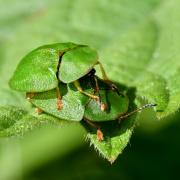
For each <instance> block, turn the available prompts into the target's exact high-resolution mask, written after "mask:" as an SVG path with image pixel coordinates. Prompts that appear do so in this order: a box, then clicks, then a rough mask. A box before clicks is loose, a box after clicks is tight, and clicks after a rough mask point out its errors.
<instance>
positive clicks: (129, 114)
mask: <svg viewBox="0 0 180 180" xmlns="http://www.w3.org/2000/svg"><path fill="white" fill-rule="evenodd" d="M155 106H157V104H151V103H150V104H145V105H143V106H142V107H140V108H137V109H135V110H134V111H131V112H129V113H127V114H124V115H122V116H120V117H119V118H118V120H119V121H120V120H121V119H125V118H127V117H129V116H131V115H133V114H135V113H137V112H140V111H142V110H143V109H146V108H151V107H155Z"/></svg>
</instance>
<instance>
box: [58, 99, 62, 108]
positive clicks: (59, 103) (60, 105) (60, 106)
mask: <svg viewBox="0 0 180 180" xmlns="http://www.w3.org/2000/svg"><path fill="white" fill-rule="evenodd" d="M62 108H63V103H62V100H61V99H57V110H58V111H60V110H61V109H62Z"/></svg>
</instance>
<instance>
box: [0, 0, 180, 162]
mask: <svg viewBox="0 0 180 180" xmlns="http://www.w3.org/2000/svg"><path fill="white" fill-rule="evenodd" d="M159 2H161V1H160V0H146V1H144V0H139V1H136V2H135V1H133V0H121V1H119V0H113V1H111V2H109V1H96V0H87V1H83V0H76V1H70V0H62V1H57V0H53V1H43V2H41V3H39V1H35V0H32V1H28V2H26V3H25V2H24V1H23V0H18V1H17V0H14V1H10V0H7V1H6V2H5V3H4V2H3V3H2V2H0V10H1V11H0V15H1V16H0V25H1V29H0V43H1V44H0V82H1V86H0V99H1V100H0V105H1V106H2V111H1V112H2V113H1V115H0V117H1V118H2V119H1V121H0V124H1V130H2V131H3V133H5V134H6V135H13V136H14V135H16V134H17V135H18V134H19V131H15V129H21V128H20V127H27V128H24V130H21V132H23V131H26V130H25V129H31V127H33V128H35V127H36V126H38V122H39V123H40V122H41V120H42V122H45V121H44V120H43V119H44V118H43V116H41V115H40V116H39V117H37V116H34V115H32V107H30V106H29V105H28V103H26V100H25V99H24V97H23V96H24V95H22V94H21V93H18V92H14V91H12V90H10V89H9V88H8V81H9V79H10V78H11V77H12V74H13V72H14V70H15V68H16V66H17V64H18V63H19V60H20V59H21V58H22V57H23V56H24V55H25V54H27V53H28V52H30V51H31V50H32V49H34V48H36V47H38V46H40V45H43V44H50V43H55V42H69V41H71V42H73V41H74V42H75V43H80V44H87V45H90V46H92V47H95V48H97V50H98V51H99V59H100V61H101V62H102V63H103V65H104V66H105V70H106V71H107V74H108V76H109V77H110V79H112V80H113V81H114V82H116V83H117V84H120V85H121V87H122V89H120V90H122V91H124V90H126V91H128V92H129V94H128V97H129V98H130V108H129V111H131V110H133V109H134V108H136V106H141V105H142V103H144V102H152V103H157V104H158V106H157V108H156V110H157V113H154V114H156V117H157V118H159V119H162V118H163V117H168V116H170V115H172V114H174V113H175V112H176V111H178V109H179V105H180V104H179V99H180V97H179V96H180V88H179V87H180V86H179V82H180V79H179V77H180V74H179V73H180V72H179V68H180V64H179V62H180V61H179V45H180V44H179V39H180V36H179V24H178V22H179V17H180V13H179V12H180V11H179V7H180V6H179V1H178V0H173V1H162V2H161V4H159V6H158V8H157V9H156V12H155V13H154V10H155V7H156V5H157V4H158V3H159ZM6 9H8V12H7V11H6ZM144 100H145V101H144ZM134 103H136V105H134ZM8 105H11V106H8ZM12 106H13V108H12ZM14 108H17V110H15V109H14ZM19 108H20V109H19ZM22 112H24V113H25V114H26V113H27V114H26V115H24V114H23V115H21V113H22ZM21 116H23V117H21ZM45 116H46V115H45ZM13 117H14V118H13ZM48 117H49V116H48ZM53 118H54V117H53ZM26 119H27V120H26ZM45 119H46V118H45ZM47 119H49V118H47ZM55 119H56V118H55ZM135 119H136V117H135V116H133V117H132V118H130V119H129V118H128V119H126V120H124V122H123V123H122V124H120V126H119V125H118V123H117V122H116V123H115V122H114V124H113V125H112V128H110V127H109V126H108V125H110V126H111V122H108V124H107V123H104V124H102V131H103V133H104V137H105V140H104V141H103V142H102V143H100V142H97V140H96V134H95V131H96V130H95V129H94V128H93V130H92V129H91V130H90V129H89V130H88V137H89V138H90V140H91V143H92V144H93V145H94V146H95V147H96V148H97V149H98V150H99V151H100V152H101V154H103V156H104V157H105V158H107V159H109V161H111V162H112V161H114V160H115V159H116V158H117V156H118V154H120V153H121V152H122V150H123V149H124V148H125V146H126V145H127V144H128V142H129V139H130V136H131V134H132V131H133V127H134V122H135ZM144 120H145V119H144ZM162 120H163V119H162ZM36 121H37V124H36ZM48 121H49V120H48ZM50 122H51V121H50ZM40 124H41V123H40ZM26 125H27V126H26ZM85 126H86V128H87V126H88V125H87V124H85ZM13 127H14V128H13ZM105 127H107V128H105ZM33 128H32V129H33ZM20 134H21V133H20ZM22 134H23V133H22ZM39 136H41V135H40V134H39ZM37 138H38V137H37ZM54 143H57V142H54ZM74 143H75V142H74ZM47 146H48V144H47Z"/></svg>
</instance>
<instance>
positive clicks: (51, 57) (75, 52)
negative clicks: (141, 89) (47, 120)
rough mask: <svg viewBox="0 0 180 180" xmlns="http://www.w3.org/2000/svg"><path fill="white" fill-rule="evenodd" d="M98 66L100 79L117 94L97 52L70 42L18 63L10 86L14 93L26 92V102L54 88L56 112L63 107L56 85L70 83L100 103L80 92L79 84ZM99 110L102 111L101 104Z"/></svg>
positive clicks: (36, 52)
mask: <svg viewBox="0 0 180 180" xmlns="http://www.w3.org/2000/svg"><path fill="white" fill-rule="evenodd" d="M97 64H99V65H100V69H101V71H102V76H103V79H104V80H105V81H106V82H108V83H109V84H111V86H112V89H114V90H116V91H117V92H118V90H117V88H116V86H115V85H114V84H112V83H110V81H109V80H108V78H107V75H106V73H105V71H104V68H103V66H102V64H101V63H100V62H99V61H98V54H97V52H96V50H94V49H92V48H90V47H88V46H86V45H79V44H75V43H71V42H68V43H57V44H50V45H45V46H41V47H39V48H37V49H35V50H33V51H31V52H30V53H29V54H27V55H26V56H25V57H24V58H23V59H22V60H21V62H20V63H19V65H18V67H17V69H16V71H15V73H14V75H13V77H12V78H11V79H10V82H9V85H10V87H11V88H12V89H14V90H18V91H25V92H26V93H27V98H28V99H31V98H32V97H33V95H34V93H37V92H44V91H48V90H52V89H55V88H56V92H57V93H56V94H57V109H58V110H61V109H62V106H63V104H62V101H61V99H62V98H61V93H60V90H59V87H58V83H59V81H60V82H63V83H66V84H68V83H73V84H74V85H75V86H76V88H77V89H78V91H80V92H81V93H83V94H85V95H87V96H89V97H91V98H92V99H95V100H99V97H98V96H95V95H92V94H90V93H87V92H85V91H83V89H82V87H81V85H80V83H79V81H78V80H79V79H80V78H82V77H83V76H85V75H86V74H88V73H89V72H90V71H91V70H92V69H93V68H94V66H95V65H97ZM101 107H102V108H101V109H102V110H104V109H103V107H104V104H102V106H101Z"/></svg>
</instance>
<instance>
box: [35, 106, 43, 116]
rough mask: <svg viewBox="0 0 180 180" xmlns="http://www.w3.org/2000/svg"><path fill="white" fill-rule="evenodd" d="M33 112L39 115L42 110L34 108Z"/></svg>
mask: <svg viewBox="0 0 180 180" xmlns="http://www.w3.org/2000/svg"><path fill="white" fill-rule="evenodd" d="M35 112H36V113H37V114H38V115H39V114H41V113H42V112H43V110H42V109H40V108H38V107H37V108H35Z"/></svg>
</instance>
